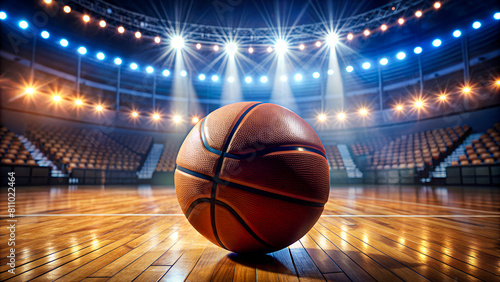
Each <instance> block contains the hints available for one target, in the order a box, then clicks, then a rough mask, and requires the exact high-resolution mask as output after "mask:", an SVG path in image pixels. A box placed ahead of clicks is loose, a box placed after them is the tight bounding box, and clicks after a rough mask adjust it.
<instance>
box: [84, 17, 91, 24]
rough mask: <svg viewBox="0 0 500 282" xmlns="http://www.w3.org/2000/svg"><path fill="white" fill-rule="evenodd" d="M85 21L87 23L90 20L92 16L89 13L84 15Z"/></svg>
mask: <svg viewBox="0 0 500 282" xmlns="http://www.w3.org/2000/svg"><path fill="white" fill-rule="evenodd" d="M83 21H84V22H86V23H88V22H90V17H89V16H88V15H84V16H83Z"/></svg>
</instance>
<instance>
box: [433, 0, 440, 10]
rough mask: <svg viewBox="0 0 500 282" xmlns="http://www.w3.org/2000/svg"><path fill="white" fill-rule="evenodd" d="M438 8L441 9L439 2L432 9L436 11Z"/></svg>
mask: <svg viewBox="0 0 500 282" xmlns="http://www.w3.org/2000/svg"><path fill="white" fill-rule="evenodd" d="M439 8H441V3H439V2H436V3H434V9H436V10H437V9H439Z"/></svg>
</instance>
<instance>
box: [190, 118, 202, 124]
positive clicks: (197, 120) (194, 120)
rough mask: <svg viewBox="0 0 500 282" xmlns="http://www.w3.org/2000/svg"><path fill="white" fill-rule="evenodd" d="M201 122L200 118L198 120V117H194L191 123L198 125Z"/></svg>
mask: <svg viewBox="0 0 500 282" xmlns="http://www.w3.org/2000/svg"><path fill="white" fill-rule="evenodd" d="M199 121H200V118H198V117H193V118H192V119H191V122H192V123H194V124H197V123H198V122H199Z"/></svg>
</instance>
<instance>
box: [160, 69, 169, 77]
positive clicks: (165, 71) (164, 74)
mask: <svg viewBox="0 0 500 282" xmlns="http://www.w3.org/2000/svg"><path fill="white" fill-rule="evenodd" d="M161 73H162V74H163V76H169V75H170V71H169V70H163V71H162V72H161Z"/></svg>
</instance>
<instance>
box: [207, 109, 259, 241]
mask: <svg viewBox="0 0 500 282" xmlns="http://www.w3.org/2000/svg"><path fill="white" fill-rule="evenodd" d="M260 104H262V103H255V104H253V105H252V106H250V107H248V109H246V110H245V111H244V112H243V113H242V114H241V115H240V117H239V118H238V120H237V121H236V123H235V124H234V125H233V127H232V128H231V131H230V132H229V135H228V136H227V138H226V141H225V142H224V145H223V146H222V153H221V155H220V157H219V160H218V162H217V167H216V168H215V175H214V179H219V174H220V170H221V169H222V163H223V162H224V157H225V151H226V150H227V148H228V147H229V144H230V143H231V140H232V139H233V135H234V133H235V132H236V129H238V127H239V126H240V123H241V121H242V120H243V118H244V117H245V116H246V115H247V114H248V113H249V112H250V111H251V110H252V109H253V108H255V107H257V106H258V105H260ZM216 194H217V181H214V182H213V183H212V193H211V195H210V198H211V199H213V200H214V201H215V195H216ZM210 220H211V222H212V230H213V232H214V236H215V239H217V242H219V244H220V245H221V246H223V247H224V249H227V248H226V247H225V246H224V244H222V241H221V240H220V238H219V234H218V233H217V226H216V224H215V204H214V203H213V202H212V203H210Z"/></svg>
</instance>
